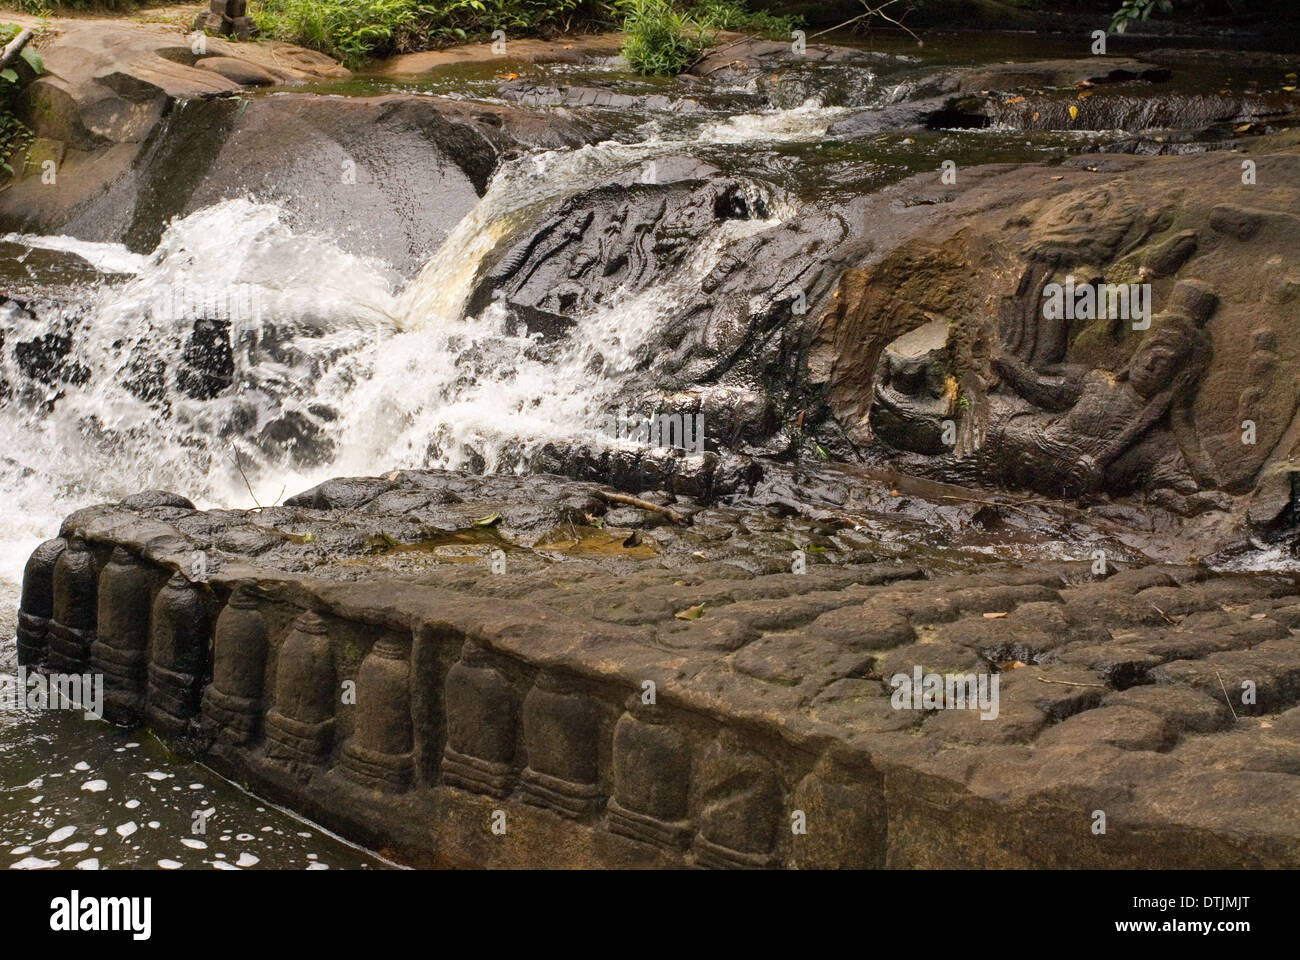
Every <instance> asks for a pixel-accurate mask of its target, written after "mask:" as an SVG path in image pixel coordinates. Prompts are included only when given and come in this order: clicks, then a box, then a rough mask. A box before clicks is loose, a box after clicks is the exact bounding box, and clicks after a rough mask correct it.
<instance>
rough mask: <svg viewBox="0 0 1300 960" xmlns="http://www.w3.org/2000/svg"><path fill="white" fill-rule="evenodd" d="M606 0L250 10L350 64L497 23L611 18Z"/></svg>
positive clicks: (502, 26) (279, 32) (480, 32)
mask: <svg viewBox="0 0 1300 960" xmlns="http://www.w3.org/2000/svg"><path fill="white" fill-rule="evenodd" d="M610 12H611V8H610V6H609V4H607V3H603V2H598V0H436V2H430V0H261V2H254V3H253V4H251V5H250V13H251V15H252V16H253V19H254V20H255V21H256V23H257V26H258V29H259V30H260V31H261V33H262V35H263V36H268V37H271V38H274V39H276V40H288V41H290V42H292V43H299V44H302V45H303V46H306V47H312V48H313V49H316V50H323V51H324V52H326V53H328V54H330V55H331V56H334V57H337V58H339V59H340V60H342V61H343V62H344V63H345V64H347V65H349V66H356V65H357V64H360V63H362V62H364V61H366V60H368V59H370V58H372V57H382V56H388V55H390V54H394V53H406V52H408V51H411V50H427V49H430V48H432V47H437V46H441V45H443V44H446V43H455V42H458V41H462V40H468V39H469V38H470V37H485V36H487V35H488V34H490V33H491V32H492V31H493V30H508V31H511V32H513V33H536V32H545V31H547V30H561V29H569V28H570V27H571V26H572V25H573V24H574V23H575V22H577V23H582V24H588V23H592V24H594V23H601V24H606V23H608V22H609V17H610Z"/></svg>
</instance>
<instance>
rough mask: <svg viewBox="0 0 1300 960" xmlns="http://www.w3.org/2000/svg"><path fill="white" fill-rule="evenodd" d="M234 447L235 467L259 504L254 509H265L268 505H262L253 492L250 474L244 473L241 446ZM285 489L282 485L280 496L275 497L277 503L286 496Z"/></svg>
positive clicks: (251, 495)
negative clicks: (240, 454)
mask: <svg viewBox="0 0 1300 960" xmlns="http://www.w3.org/2000/svg"><path fill="white" fill-rule="evenodd" d="M232 448H233V449H234V451H235V469H236V470H238V471H239V475H240V476H241V477H243V478H244V486H246V487H247V488H248V495H249V496H250V497H252V498H253V503H255V504H257V506H255V507H253V509H254V510H265V509H266V507H264V506H262V504H261V502H260V501H259V500H258V499H257V494H255V493H254V492H253V485H252V484H251V483H249V482H248V474H246V473H244V463H243V460H242V459H241V458H240V456H239V448H238V447H232ZM284 491H285V488H284V487H281V488H280V494H279V496H277V497H276V498H275V502H276V503H279V502H280V497H283V496H284ZM274 505H275V504H272V506H274Z"/></svg>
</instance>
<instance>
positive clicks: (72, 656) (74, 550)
mask: <svg viewBox="0 0 1300 960" xmlns="http://www.w3.org/2000/svg"><path fill="white" fill-rule="evenodd" d="M98 576H99V571H98V570H97V569H96V567H95V556H94V554H92V553H91V552H90V548H89V547H87V546H86V542H85V541H84V540H83V539H81V537H77V536H73V537H72V538H71V539H69V540H68V546H67V548H66V549H64V551H63V552H62V553H60V554H59V558H58V560H56V561H55V563H54V610H53V615H52V616H51V618H50V625H49V633H48V636H49V649H48V651H47V652H46V657H45V665H46V667H48V668H49V670H50V671H51V672H52V673H79V672H81V671H82V670H84V669H85V668H86V665H87V664H88V663H89V662H90V645H91V644H92V643H93V642H94V640H95V614H96V610H95V597H96V592H97V591H96V586H97V584H96V581H97V579H98Z"/></svg>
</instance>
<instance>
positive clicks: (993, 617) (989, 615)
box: [984, 610, 1007, 620]
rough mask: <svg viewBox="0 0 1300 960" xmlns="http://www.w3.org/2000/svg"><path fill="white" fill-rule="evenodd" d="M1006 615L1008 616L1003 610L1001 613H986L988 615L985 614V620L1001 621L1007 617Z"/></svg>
mask: <svg viewBox="0 0 1300 960" xmlns="http://www.w3.org/2000/svg"><path fill="white" fill-rule="evenodd" d="M1006 615H1007V612H1006V611H1005V610H1003V611H1002V612H1001V613H986V614H984V619H985V620H1001V619H1002V618H1003V617H1005V616H1006Z"/></svg>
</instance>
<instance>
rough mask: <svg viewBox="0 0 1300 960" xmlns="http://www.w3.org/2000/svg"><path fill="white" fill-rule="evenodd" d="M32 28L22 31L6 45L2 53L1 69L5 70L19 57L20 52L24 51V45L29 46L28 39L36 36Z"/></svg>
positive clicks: (0, 58)
mask: <svg viewBox="0 0 1300 960" xmlns="http://www.w3.org/2000/svg"><path fill="white" fill-rule="evenodd" d="M34 36H35V34H34V33H32V31H31V30H23V31H20V32H19V34H18V36H16V37H14V38H13V39H12V40H10V41H9V43H8V44H7V45H6V46H5V48H4V52H3V53H0V70H4V69H5V68H6V67H8V66H9V64H11V63H13V62H14V61H15V60H17V59H18V54H20V53H22V52H23V47H25V46H27V41H28V40H30V39H31V38H32V37H34Z"/></svg>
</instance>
